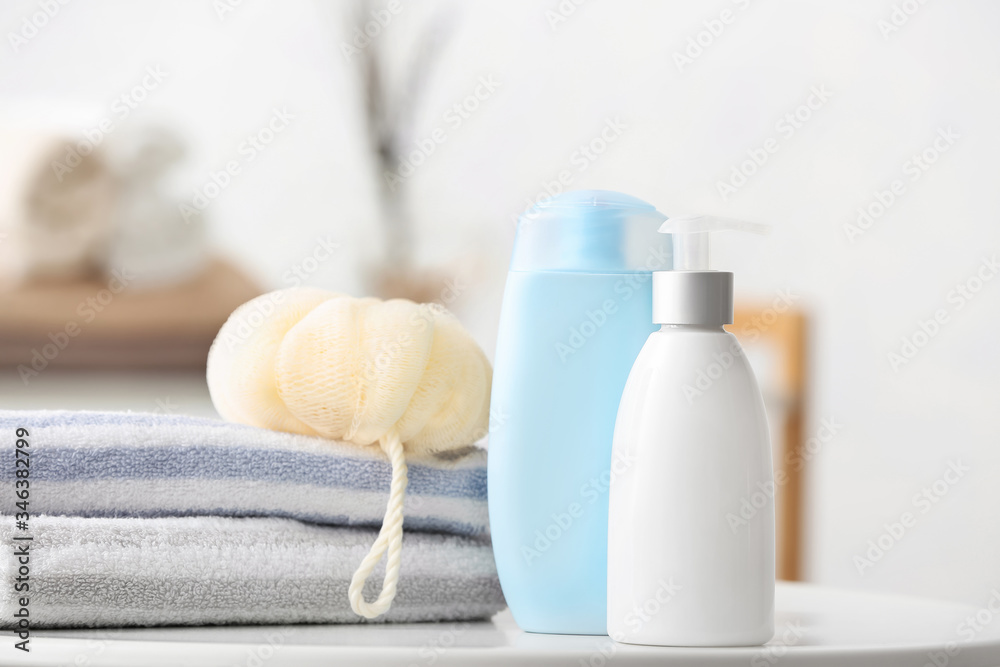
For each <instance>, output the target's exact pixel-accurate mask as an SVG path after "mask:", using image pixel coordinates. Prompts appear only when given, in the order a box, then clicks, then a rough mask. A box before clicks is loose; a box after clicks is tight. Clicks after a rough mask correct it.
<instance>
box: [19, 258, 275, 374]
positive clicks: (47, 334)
mask: <svg viewBox="0 0 1000 667" xmlns="http://www.w3.org/2000/svg"><path fill="white" fill-rule="evenodd" d="M109 281H110V282H109ZM109 286H113V287H118V283H116V282H114V281H113V280H111V279H104V280H94V281H89V282H79V283H70V284H65V283H64V284H36V285H29V286H24V287H21V288H17V289H13V290H8V291H0V366H5V367H17V366H18V365H22V364H23V365H25V366H28V367H29V368H30V367H32V363H33V361H34V363H35V365H36V366H38V365H41V363H42V362H40V361H39V360H38V355H39V354H41V355H43V357H44V361H45V362H47V364H49V365H51V366H52V367H62V368H70V367H73V368H79V367H88V368H119V369H120V368H164V367H196V366H204V365H205V359H206V357H207V355H208V348H209V346H210V345H211V343H212V340H213V339H214V338H215V334H216V333H218V331H219V327H221V326H222V324H223V322H225V321H226V318H227V317H229V314H230V313H231V312H232V311H233V310H235V309H236V307H237V306H239V305H240V304H242V303H244V302H246V301H248V300H250V299H252V298H253V297H255V296H257V295H259V294H260V293H261V290H260V289H259V288H258V287H257V286H256V285H255V284H254V283H253V282H252V281H251V280H250V279H249V278H247V277H246V276H245V275H244V274H243V273H242V272H240V271H239V270H238V269H236V268H235V267H233V266H232V265H231V264H229V263H227V262H225V261H223V260H219V259H216V260H213V261H211V262H210V264H209V266H208V267H207V268H206V269H205V271H204V272H202V273H201V274H200V275H199V276H197V277H196V278H193V279H192V280H191V281H189V282H187V283H183V284H179V285H173V286H171V287H169V288H164V289H149V290H130V289H128V288H127V287H126V288H125V289H123V290H120V291H119V293H117V294H114V293H112V291H111V290H110V289H109ZM88 300H89V301H88ZM102 302H103V304H102ZM74 330H75V331H76V332H77V333H76V335H72V336H70V335H68V334H67V332H72V331H74ZM54 352H55V354H54V355H53V353H54Z"/></svg>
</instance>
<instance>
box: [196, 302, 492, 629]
mask: <svg viewBox="0 0 1000 667" xmlns="http://www.w3.org/2000/svg"><path fill="white" fill-rule="evenodd" d="M491 375H492V369H491V368H490V364H489V361H488V360H487V359H486V356H485V355H484V354H483V352H482V350H481V349H479V346H478V345H477V344H476V342H475V340H473V338H472V336H470V335H469V332H468V331H466V330H465V329H464V328H463V327H462V325H461V324H460V323H459V321H458V320H457V319H456V318H455V317H454V316H453V315H451V314H450V313H448V312H447V311H446V310H444V309H443V308H440V307H434V306H431V305H426V304H425V305H420V304H416V303H413V302H412V301H407V300H405V299H391V300H389V301H379V300H378V299H370V298H365V299H355V298H351V297H346V296H344V295H341V294H336V293H332V292H326V291H324V290H317V289H312V288H295V289H289V290H281V291H278V292H273V293H270V294H264V295H261V296H259V297H257V298H256V299H253V300H252V301H249V302H247V303H246V304H244V305H243V306H241V307H240V308H239V309H237V311H236V312H234V313H233V314H232V315H231V316H230V318H229V320H228V321H227V322H226V323H225V324H224V325H223V327H222V329H221V330H220V331H219V334H218V336H216V339H215V342H214V343H213V345H212V349H211V350H210V351H209V355H208V370H207V379H208V387H209V391H210V392H211V395H212V401H213V403H214V404H215V406H216V408H217V409H218V411H219V413H220V414H221V415H222V416H223V417H225V418H226V419H230V420H233V421H239V422H243V423H246V424H251V425H253V426H259V427H262V428H271V429H276V430H280V431H290V432H293V433H304V434H307V435H313V436H321V437H325V438H330V439H333V440H340V441H343V442H349V443H351V444H353V445H355V446H357V447H361V448H367V447H371V446H374V444H375V443H376V442H378V443H379V445H380V447H381V448H382V451H384V452H385V454H386V456H387V457H388V458H389V461H390V463H391V464H392V482H391V484H390V489H389V500H388V503H387V505H386V510H385V516H384V520H383V522H382V529H381V530H380V531H379V534H378V537H377V538H376V540H375V542H374V544H372V546H371V549H370V550H369V552H368V555H367V556H366V557H365V558H364V560H363V561H362V562H361V565H360V566H359V567H358V569H357V571H356V572H355V574H354V576H353V578H352V579H351V585H350V588H349V592H348V596H349V598H350V602H351V608H352V609H353V610H354V611H355V612H356V613H357V614H359V615H360V616H363V617H365V618H375V617H377V616H380V615H382V614H384V613H385V612H386V611H388V610H389V607H390V606H391V604H392V600H393V598H394V597H395V595H396V588H397V585H398V582H399V572H400V562H401V551H402V545H403V499H404V497H405V494H406V485H407V465H406V457H407V456H408V455H410V456H414V455H415V456H430V455H436V454H441V453H444V452H448V451H451V450H458V449H461V448H463V447H466V446H468V445H469V444H470V443H472V442H473V441H474V440H476V439H477V438H478V437H479V436H480V435H482V434H483V433H484V432H485V430H486V427H487V425H488V421H489V402H490V380H491ZM383 556H385V557H386V569H385V578H384V579H383V581H382V589H381V591H380V593H379V595H378V597H377V598H376V599H375V600H374V601H373V602H367V601H366V600H365V599H364V595H363V591H364V586H365V582H366V581H367V580H368V577H369V576H370V575H371V573H372V572H373V571H374V569H375V566H376V565H378V563H379V561H380V560H381V559H382V557H383Z"/></svg>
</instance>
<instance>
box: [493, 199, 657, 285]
mask: <svg viewBox="0 0 1000 667" xmlns="http://www.w3.org/2000/svg"><path fill="white" fill-rule="evenodd" d="M664 220H666V216H665V215H663V214H662V213H660V212H659V211H657V210H656V208H654V207H653V206H652V205H651V204H647V203H646V202H644V201H642V200H641V199H637V198H635V197H632V196H630V195H626V194H622V193H620V192H611V191H608V190H573V191H570V192H564V193H562V194H560V195H557V196H555V197H552V198H550V199H545V200H542V201H540V202H538V203H536V204H535V205H534V206H532V207H531V208H530V209H528V210H527V211H525V212H524V213H523V214H521V217H520V218H519V220H518V225H517V235H516V237H515V238H514V252H513V254H512V256H511V261H510V270H511V271H580V272H587V273H631V272H648V271H659V270H665V269H669V268H671V265H672V264H671V241H670V238H669V236H666V235H664V234H661V233H659V232H658V231H657V230H658V229H659V226H660V224H661V223H662V222H663V221H664Z"/></svg>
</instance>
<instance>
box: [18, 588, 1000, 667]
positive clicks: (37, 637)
mask: <svg viewBox="0 0 1000 667" xmlns="http://www.w3.org/2000/svg"><path fill="white" fill-rule="evenodd" d="M776 606H777V612H776V619H775V620H776V622H775V625H776V629H777V632H776V636H775V638H774V639H773V640H772V641H771V642H770V643H769V644H768V645H767V646H765V647H748V648H726V649H690V648H685V649H680V648H656V647H646V646H627V645H622V644H615V643H614V642H612V641H611V640H610V639H609V638H608V637H594V636H572V635H540V634H530V633H525V632H523V631H521V630H520V629H519V628H518V627H517V626H516V625H515V623H514V621H513V618H512V617H511V616H510V613H509V612H503V613H501V614H498V615H497V616H496V617H494V619H493V620H492V621H488V622H479V623H444V624H434V623H426V624H408V625H369V626H358V625H340V626H333V625H325V626H316V625H314V626H308V625H306V626H244V627H239V626H237V627H193V628H184V627H172V628H149V629H122V630H36V631H35V632H33V634H32V640H31V646H32V649H33V650H32V652H31V654H30V655H26V654H23V653H21V652H20V651H16V650H14V649H13V648H12V647H11V644H12V643H13V642H12V641H11V637H10V636H9V635H8V633H4V635H5V639H4V640H3V641H4V642H5V644H7V645H6V646H3V647H0V664H5V665H8V664H14V665H87V666H89V667H96V666H99V665H129V666H132V665H227V666H231V665H244V666H246V667H264V666H265V665H266V666H267V667H281V666H284V665H297V666H311V665H338V666H340V665H369V666H371V667H380V666H383V665H399V666H403V667H410V666H412V667H429V666H430V665H435V666H448V665H519V666H521V665H524V666H525V667H528V666H531V665H540V666H549V665H567V666H569V665H572V666H573V667H578V666H581V665H593V667H602V666H603V665H605V664H608V662H609V661H608V659H609V658H611V661H610V663H611V664H612V665H702V666H712V667H715V666H722V665H741V666H746V665H750V667H757V666H760V667H769V666H771V665H781V666H791V667H794V666H798V665H850V666H854V667H865V666H867V665H911V666H912V667H922V666H923V665H925V664H930V665H934V664H935V660H936V661H937V663H936V664H937V665H938V666H939V667H945V666H946V667H962V666H966V667H971V666H974V665H975V666H990V667H995V666H1000V619H998V620H997V621H996V622H992V623H989V622H988V623H986V624H985V626H978V627H981V629H980V630H979V631H978V632H976V631H972V630H970V631H966V630H965V627H969V628H971V626H963V625H962V623H963V622H965V619H966V618H968V617H975V615H976V614H977V612H979V613H980V620H981V621H982V620H983V619H985V617H986V615H987V614H989V615H990V617H991V620H992V615H993V614H992V612H988V611H987V610H979V609H976V608H974V607H970V606H966V605H962V604H957V603H951V602H941V601H937V600H927V599H922V598H909V597H901V596H890V595H881V594H871V593H858V592H851V591H839V590H835V589H830V588H823V587H818V586H812V585H808V584H789V583H779V584H778V589H777V597H776ZM970 632H973V633H974V634H973V635H972V636H970ZM949 650H950V651H951V653H950V654H949V653H947V651H949ZM16 654H19V655H16Z"/></svg>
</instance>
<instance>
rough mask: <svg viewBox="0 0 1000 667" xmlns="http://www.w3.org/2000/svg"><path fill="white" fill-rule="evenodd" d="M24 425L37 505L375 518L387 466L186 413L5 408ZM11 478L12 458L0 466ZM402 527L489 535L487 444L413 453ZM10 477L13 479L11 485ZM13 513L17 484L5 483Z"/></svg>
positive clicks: (106, 512)
mask: <svg viewBox="0 0 1000 667" xmlns="http://www.w3.org/2000/svg"><path fill="white" fill-rule="evenodd" d="M17 428H26V429H27V430H28V433H29V435H28V437H27V440H28V442H29V444H30V471H31V472H30V480H31V502H30V509H31V514H32V515H37V514H49V515H66V516H77V517H139V518H156V517H184V516H222V517H283V518H292V519H299V520H302V521H308V522H312V523H319V524H330V525H338V526H361V527H379V526H381V524H382V517H383V514H384V513H385V504H386V500H387V498H388V492H389V481H390V477H391V474H390V467H389V463H388V461H387V460H386V459H385V457H384V456H383V454H382V452H381V451H380V450H379V449H378V448H377V447H369V448H364V449H362V448H358V447H355V446H353V445H347V444H344V443H338V442H333V441H330V440H325V439H322V438H313V437H307V436H301V435H293V434H289V433H279V432H275V431H269V430H266V429H259V428H255V427H252V426H244V425H240V424H231V423H228V422H224V421H219V420H213V419H204V418H196V417H187V416H182V415H155V414H143V413H118V412H77V411H8V410H0V434H3V440H4V441H6V442H8V443H13V441H14V437H15V436H14V432H15V430H16V429H17ZM0 479H3V481H4V485H3V486H4V488H13V480H14V467H13V466H11V465H8V466H2V467H0ZM409 480H410V482H409V487H408V489H407V495H406V505H405V509H404V515H405V520H404V527H405V528H406V529H407V530H410V531H412V530H416V531H437V532H446V533H453V534H456V535H467V536H483V535H486V534H488V530H489V529H488V525H489V524H488V519H487V510H486V452H485V451H484V450H482V449H479V448H476V447H471V446H470V447H468V448H467V449H465V450H462V451H460V452H452V453H451V454H450V455H449V456H448V458H447V459H436V458H430V459H422V460H412V461H411V462H410V465H409ZM8 484H9V486H8ZM0 495H2V497H0V513H3V514H13V513H14V512H15V511H17V510H16V509H15V507H14V503H15V501H16V498H15V497H14V494H13V493H5V494H0Z"/></svg>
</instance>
